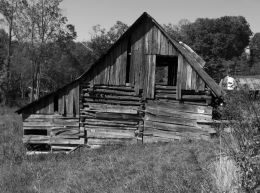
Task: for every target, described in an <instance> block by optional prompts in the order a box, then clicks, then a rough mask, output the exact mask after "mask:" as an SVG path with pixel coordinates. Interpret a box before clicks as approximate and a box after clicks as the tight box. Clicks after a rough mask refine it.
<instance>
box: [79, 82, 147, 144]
mask: <svg viewBox="0 0 260 193" xmlns="http://www.w3.org/2000/svg"><path fill="white" fill-rule="evenodd" d="M81 88H82V89H81V97H80V100H81V101H80V104H81V105H80V106H81V110H80V128H81V130H82V129H84V130H85V132H86V138H87V139H86V142H87V144H88V145H90V146H99V145H108V144H117V143H136V142H137V140H138V139H140V140H142V135H141V134H140V133H141V132H142V130H143V118H142V117H143V115H142V113H140V111H141V110H142V108H143V102H142V99H141V95H137V94H136V93H135V91H134V87H128V86H104V85H95V86H90V85H82V86H81Z"/></svg>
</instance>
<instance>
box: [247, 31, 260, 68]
mask: <svg viewBox="0 0 260 193" xmlns="http://www.w3.org/2000/svg"><path fill="white" fill-rule="evenodd" d="M249 49H250V57H251V62H253V63H254V62H260V33H256V34H255V35H254V36H253V38H252V39H251V41H250V44H249Z"/></svg>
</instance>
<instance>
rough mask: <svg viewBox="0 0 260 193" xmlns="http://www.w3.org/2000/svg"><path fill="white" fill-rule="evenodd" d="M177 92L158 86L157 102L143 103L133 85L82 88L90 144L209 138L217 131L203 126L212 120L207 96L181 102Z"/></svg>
mask: <svg viewBox="0 0 260 193" xmlns="http://www.w3.org/2000/svg"><path fill="white" fill-rule="evenodd" d="M175 93H176V87H174V86H159V85H156V89H155V100H142V98H141V94H136V92H135V90H134V87H131V86H104V85H95V86H89V85H88V84H87V85H85V86H82V89H81V95H80V96H81V105H80V106H81V110H80V126H81V129H84V130H85V132H86V138H87V140H86V142H87V144H88V145H90V146H96V145H109V144H117V143H136V142H137V140H138V139H140V140H142V141H143V137H144V141H143V142H144V143H146V142H153V141H169V140H173V139H180V138H186V137H191V138H200V139H201V138H203V139H208V138H209V136H210V133H211V132H214V130H213V129H212V128H211V127H210V126H208V125H202V124H200V123H202V122H203V121H207V122H210V121H211V119H212V107H210V106H207V103H206V102H207V101H206V99H205V98H207V96H206V95H205V93H197V94H198V95H199V98H195V99H196V100H195V101H193V98H192V97H191V98H190V97H187V98H188V100H185V101H181V102H180V101H177V100H176V95H175ZM162 96H165V97H162ZM187 96H189V95H187ZM190 96H194V95H190Z"/></svg>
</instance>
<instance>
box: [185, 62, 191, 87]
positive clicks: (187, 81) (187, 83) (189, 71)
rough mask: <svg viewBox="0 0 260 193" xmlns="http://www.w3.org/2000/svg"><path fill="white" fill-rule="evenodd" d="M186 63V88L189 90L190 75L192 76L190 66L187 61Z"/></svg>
mask: <svg viewBox="0 0 260 193" xmlns="http://www.w3.org/2000/svg"><path fill="white" fill-rule="evenodd" d="M186 64H187V79H186V89H187V90H191V76H192V68H191V66H190V64H189V63H186Z"/></svg>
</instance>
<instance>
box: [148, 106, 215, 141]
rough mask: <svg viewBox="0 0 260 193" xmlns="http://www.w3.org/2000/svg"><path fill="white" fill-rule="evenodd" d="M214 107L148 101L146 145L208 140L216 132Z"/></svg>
mask: <svg viewBox="0 0 260 193" xmlns="http://www.w3.org/2000/svg"><path fill="white" fill-rule="evenodd" d="M211 119H212V107H209V106H200V105H191V104H184V103H179V102H162V101H148V102H147V104H146V108H145V121H144V125H145V129H144V143H145V142H155V141H171V140H175V139H178V140H179V139H181V138H189V137H190V138H198V139H201V138H202V139H208V138H209V137H210V133H213V132H214V130H213V129H212V128H211V127H210V126H208V125H206V124H203V123H204V122H211V121H212V120H211Z"/></svg>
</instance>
